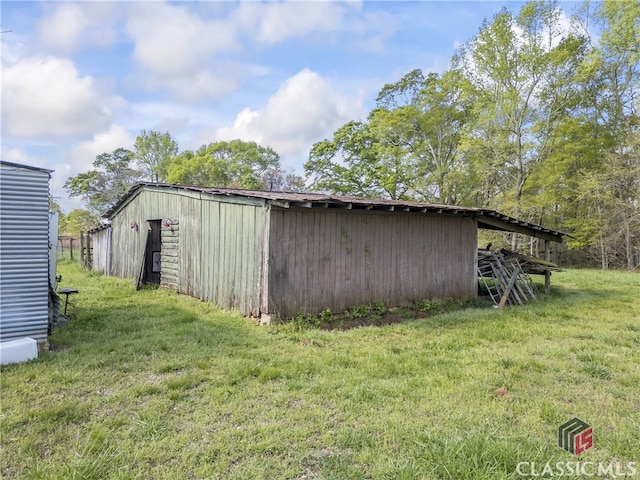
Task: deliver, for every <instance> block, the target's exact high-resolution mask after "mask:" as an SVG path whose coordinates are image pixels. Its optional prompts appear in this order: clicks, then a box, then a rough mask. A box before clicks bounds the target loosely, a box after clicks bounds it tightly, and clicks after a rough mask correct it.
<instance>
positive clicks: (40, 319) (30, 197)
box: [0, 162, 50, 342]
mask: <svg viewBox="0 0 640 480" xmlns="http://www.w3.org/2000/svg"><path fill="white" fill-rule="evenodd" d="M49 177H50V171H49V170H45V169H39V168H33V167H29V166H25V165H15V164H11V163H7V162H1V163H0V341H6V340H12V339H16V338H23V337H31V338H34V339H35V340H37V341H38V342H45V341H46V340H47V330H48V324H49V320H48V319H49V313H48V308H49Z"/></svg>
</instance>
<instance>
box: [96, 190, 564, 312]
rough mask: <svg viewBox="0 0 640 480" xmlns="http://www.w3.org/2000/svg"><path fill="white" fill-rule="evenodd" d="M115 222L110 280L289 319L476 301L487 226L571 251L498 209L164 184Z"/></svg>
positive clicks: (552, 234) (129, 202) (133, 199)
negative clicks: (365, 307)
mask: <svg viewBox="0 0 640 480" xmlns="http://www.w3.org/2000/svg"><path fill="white" fill-rule="evenodd" d="M107 217H108V218H109V219H110V220H111V232H110V236H111V243H110V245H109V246H110V249H111V250H110V251H111V254H110V258H109V260H108V262H109V265H110V267H109V272H110V274H112V275H115V276H119V277H125V278H132V279H136V280H137V281H139V282H150V283H159V284H161V285H164V286H167V287H170V288H173V289H175V290H177V291H178V292H180V293H185V294H188V295H191V296H194V297H197V298H200V299H202V300H205V301H211V302H213V303H216V304H218V305H220V306H222V307H225V308H230V309H237V310H240V312H241V313H242V314H244V315H247V316H249V315H251V316H259V315H260V314H276V315H279V316H281V317H284V318H286V317H291V316H294V315H296V313H298V312H304V313H311V314H313V313H318V312H320V311H322V310H323V309H324V308H327V307H328V308H330V309H331V310H332V311H341V310H344V309H347V308H349V307H351V306H354V305H360V304H366V303H370V302H377V301H380V302H383V303H385V304H386V305H388V306H392V305H399V304H402V303H404V302H407V301H410V300H422V299H428V298H447V297H451V298H468V297H472V296H475V295H476V293H477V275H476V266H477V229H478V227H481V228H490V229H498V230H507V231H516V232H519V233H525V234H527V235H531V236H535V237H538V238H542V239H545V240H551V241H557V242H561V241H562V234H561V233H560V232H556V231H553V230H549V229H546V228H543V227H541V226H538V225H533V224H530V223H527V222H523V221H519V220H517V219H514V218H511V217H508V216H506V215H502V214H500V213H498V212H495V211H491V210H483V209H475V208H464V207H455V206H445V205H432V204H425V203H414V202H403V201H392V200H375V199H363V198H356V197H345V196H336V195H325V194H314V193H285V192H264V191H250V190H240V189H231V188H204V187H191V186H180V185H166V184H155V183H139V184H137V185H136V186H135V187H133V188H132V189H131V190H130V192H129V193H128V194H127V195H126V196H125V197H124V198H123V199H121V200H120V202H119V203H118V204H117V205H116V206H115V207H114V208H113V209H112V210H111V211H110V212H109V213H108V214H107ZM100 235H103V236H105V234H104V233H101V234H100ZM103 248H104V247H103ZM99 255H102V257H101V258H104V253H102V254H101V253H99V252H95V247H94V258H95V257H97V256H99ZM105 262H107V260H103V261H102V264H103V265H104V263H105Z"/></svg>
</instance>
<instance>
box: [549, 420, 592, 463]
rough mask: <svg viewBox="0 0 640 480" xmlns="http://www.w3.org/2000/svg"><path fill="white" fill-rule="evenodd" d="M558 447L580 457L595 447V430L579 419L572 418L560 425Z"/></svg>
mask: <svg viewBox="0 0 640 480" xmlns="http://www.w3.org/2000/svg"><path fill="white" fill-rule="evenodd" d="M558 445H559V446H560V448H564V449H565V450H566V451H567V452H569V453H573V454H574V455H580V454H581V453H582V452H586V451H587V450H589V449H590V448H591V447H593V428H591V427H590V426H589V425H587V424H586V423H584V422H583V421H582V420H580V419H579V418H572V419H571V420H569V421H568V422H567V423H563V424H562V425H560V428H559V429H558Z"/></svg>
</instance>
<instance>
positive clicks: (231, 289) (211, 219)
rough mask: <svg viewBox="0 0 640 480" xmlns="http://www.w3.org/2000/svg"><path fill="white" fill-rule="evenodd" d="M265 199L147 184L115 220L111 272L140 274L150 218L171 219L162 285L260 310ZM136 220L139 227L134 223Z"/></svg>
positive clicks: (251, 312) (243, 308)
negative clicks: (234, 197)
mask: <svg viewBox="0 0 640 480" xmlns="http://www.w3.org/2000/svg"><path fill="white" fill-rule="evenodd" d="M265 212H266V208H265V207H264V201H262V200H248V201H246V202H243V201H242V199H240V200H239V201H238V203H234V202H230V201H229V200H225V199H222V200H221V199H217V200H216V199H214V198H213V197H211V196H209V195H206V194H200V193H199V192H190V191H185V190H169V189H166V188H164V189H154V187H144V188H143V189H142V190H141V191H140V192H139V193H138V195H137V196H135V197H134V198H133V199H131V200H130V201H129V203H128V204H126V205H125V206H124V207H123V208H122V210H121V211H120V212H118V214H117V215H116V216H115V217H114V218H113V219H112V239H113V243H112V245H113V249H112V261H111V273H112V274H113V275H115V276H119V277H124V278H136V277H137V275H138V269H139V266H140V259H141V256H142V255H143V254H144V249H145V245H144V244H143V241H144V235H142V233H143V229H145V228H147V226H146V221H147V220H165V219H169V220H171V221H172V223H174V226H173V232H171V227H166V226H164V227H163V228H162V238H163V241H167V242H172V244H171V246H170V248H167V249H165V246H167V247H168V246H169V245H165V244H163V259H165V260H167V258H166V256H167V255H169V253H170V254H171V255H170V256H172V257H174V258H175V259H176V260H175V261H171V262H169V261H165V262H163V264H162V274H161V284H162V285H164V286H170V287H172V288H175V289H176V290H177V291H178V292H180V293H185V294H188V295H191V296H194V297H196V298H200V299H202V300H206V301H211V302H214V303H216V304H218V305H220V306H222V307H224V308H229V309H237V310H240V312H241V313H242V314H243V315H258V314H259V308H260V292H261V285H260V281H261V278H260V272H261V259H262V237H263V222H264V219H265ZM134 221H135V222H137V224H138V230H135V229H132V228H131V222H134Z"/></svg>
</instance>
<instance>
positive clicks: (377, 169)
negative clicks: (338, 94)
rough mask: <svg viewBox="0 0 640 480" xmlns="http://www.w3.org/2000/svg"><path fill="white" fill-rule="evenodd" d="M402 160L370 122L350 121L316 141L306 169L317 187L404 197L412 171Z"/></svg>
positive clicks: (344, 191) (351, 193)
mask: <svg viewBox="0 0 640 480" xmlns="http://www.w3.org/2000/svg"><path fill="white" fill-rule="evenodd" d="M375 114H376V112H373V113H372V115H375ZM402 160H403V159H401V158H399V157H398V156H395V157H394V156H393V155H389V152H388V150H386V149H385V148H384V146H383V145H382V144H381V143H380V141H379V139H378V138H377V136H376V133H375V132H373V131H372V129H371V128H370V125H369V124H368V123H365V122H356V121H351V122H348V123H346V124H345V125H343V126H342V127H340V128H339V129H338V130H336V132H335V133H334V134H333V139H331V140H328V139H325V140H323V141H321V142H318V143H316V144H315V145H313V147H312V148H311V152H310V153H309V160H308V161H307V162H306V163H305V165H304V169H305V173H306V175H307V176H308V177H310V179H311V182H312V188H314V189H316V190H327V191H330V192H332V193H337V194H340V195H355V196H361V197H384V198H391V199H402V198H406V194H407V191H408V190H409V188H410V185H409V183H408V181H409V179H410V178H411V177H412V175H413V172H412V171H411V168H410V166H409V165H407V164H406V163H404V162H403V161H402Z"/></svg>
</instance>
